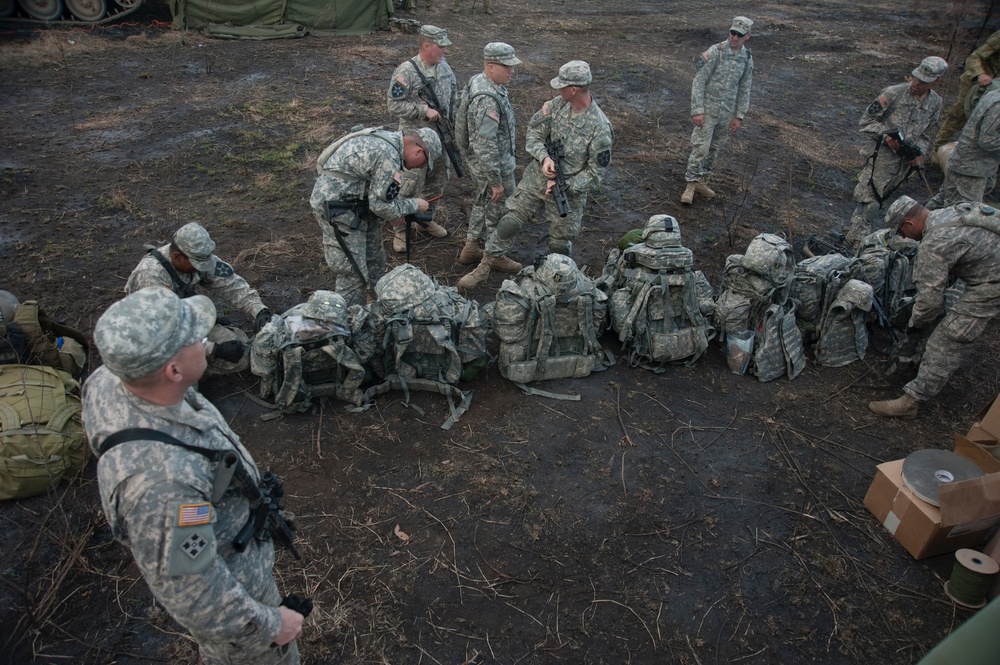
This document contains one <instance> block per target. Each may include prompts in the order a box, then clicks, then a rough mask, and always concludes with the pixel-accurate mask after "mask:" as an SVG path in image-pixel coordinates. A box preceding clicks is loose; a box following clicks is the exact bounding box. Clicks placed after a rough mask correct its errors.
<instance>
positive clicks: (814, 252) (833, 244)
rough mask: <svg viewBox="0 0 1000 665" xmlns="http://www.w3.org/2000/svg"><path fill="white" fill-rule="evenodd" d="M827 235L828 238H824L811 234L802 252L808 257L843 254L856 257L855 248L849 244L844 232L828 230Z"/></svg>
mask: <svg viewBox="0 0 1000 665" xmlns="http://www.w3.org/2000/svg"><path fill="white" fill-rule="evenodd" d="M827 236H828V238H827V239H824V238H820V237H819V236H817V235H810V236H809V237H808V238H806V241H805V242H804V243H803V244H802V253H803V254H805V255H806V256H808V257H813V256H822V255H824V254H842V255H844V256H846V257H848V258H854V250H852V249H851V248H850V247H849V246H848V245H847V239H846V238H845V237H844V234H843V233H840V232H838V231H828V232H827Z"/></svg>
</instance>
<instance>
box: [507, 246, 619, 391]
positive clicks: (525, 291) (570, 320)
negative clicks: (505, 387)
mask: <svg viewBox="0 0 1000 665" xmlns="http://www.w3.org/2000/svg"><path fill="white" fill-rule="evenodd" d="M607 306H608V305H607V295H605V294H604V292H602V291H601V290H600V289H599V288H597V285H596V283H595V281H594V280H593V279H591V278H589V277H587V276H586V275H584V274H583V273H582V272H581V271H580V269H579V268H578V267H577V265H576V263H575V262H574V261H573V259H571V258H569V257H568V256H564V255H562V254H549V255H548V256H546V257H545V258H544V259H542V260H541V261H540V262H539V263H538V265H537V266H527V267H525V268H524V269H522V270H521V272H519V273H518V274H517V275H515V276H514V278H513V279H507V280H504V282H503V284H502V285H501V287H500V290H499V291H498V292H497V297H496V301H495V303H494V305H493V320H494V326H495V329H496V333H497V337H499V338H500V359H499V364H500V373H501V374H502V375H503V376H504V377H505V378H507V379H510V380H511V381H513V382H514V383H517V384H522V385H523V384H526V383H531V382H533V381H544V380H547V379H570V378H580V377H584V376H587V375H588V374H590V373H591V372H593V371H595V370H601V369H605V368H606V367H607V366H608V364H609V360H608V356H607V355H606V354H605V352H604V349H603V347H602V346H601V343H600V341H599V339H598V338H599V337H600V336H601V333H602V332H603V331H604V327H605V325H606V321H607Z"/></svg>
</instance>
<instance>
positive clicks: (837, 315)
mask: <svg viewBox="0 0 1000 665" xmlns="http://www.w3.org/2000/svg"><path fill="white" fill-rule="evenodd" d="M872 295H873V289H872V287H871V285H870V284H866V283H865V282H862V281H861V280H857V279H848V280H846V282H845V283H844V284H843V285H842V286H840V288H838V289H837V290H836V292H834V290H833V289H830V290H829V291H828V295H827V302H826V303H825V304H824V309H823V315H822V318H821V319H820V323H819V327H818V331H817V335H818V339H817V341H816V347H815V354H816V362H818V363H819V364H820V365H825V366H827V367H843V366H844V365H848V364H850V363H852V362H854V361H855V360H864V357H865V352H866V351H867V349H868V328H867V326H866V325H865V322H866V321H867V319H868V312H870V311H871V309H872Z"/></svg>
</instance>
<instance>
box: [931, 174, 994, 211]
mask: <svg viewBox="0 0 1000 665" xmlns="http://www.w3.org/2000/svg"><path fill="white" fill-rule="evenodd" d="M996 182H997V178H996V176H995V175H994V176H989V177H987V176H974V175H963V174H961V173H955V172H954V171H951V170H949V171H948V173H947V174H946V175H945V177H944V182H943V183H941V189H939V190H938V193H937V194H935V195H934V198H932V199H931V200H930V201H928V202H927V208H928V209H929V210H937V209H938V208H949V207H951V206H953V205H958V204H959V203H962V202H963V201H972V202H974V203H981V202H982V200H983V196H985V195H986V193H987V192H990V191H993V186H994V185H995V184H996Z"/></svg>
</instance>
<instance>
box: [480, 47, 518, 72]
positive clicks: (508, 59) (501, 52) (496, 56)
mask: <svg viewBox="0 0 1000 665" xmlns="http://www.w3.org/2000/svg"><path fill="white" fill-rule="evenodd" d="M483 60H484V61H486V62H499V63H500V64H501V65H507V66H508V67H517V66H518V65H520V64H521V60H520V58H518V57H517V56H516V55H514V47H513V46H511V45H510V44H505V43H504V42H490V43H489V44H487V45H486V48H484V49H483Z"/></svg>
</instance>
